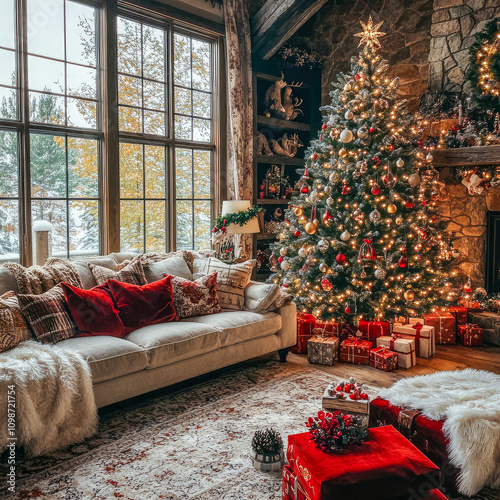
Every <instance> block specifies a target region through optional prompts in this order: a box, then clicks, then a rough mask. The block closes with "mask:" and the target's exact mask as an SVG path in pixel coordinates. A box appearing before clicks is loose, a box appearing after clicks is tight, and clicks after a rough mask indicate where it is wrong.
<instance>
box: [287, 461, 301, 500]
mask: <svg viewBox="0 0 500 500" xmlns="http://www.w3.org/2000/svg"><path fill="white" fill-rule="evenodd" d="M282 500H307V497H306V494H305V491H304V488H303V487H302V485H301V484H300V483H299V480H298V479H297V474H295V472H294V470H293V469H292V468H291V467H290V466H289V465H285V466H284V467H283V496H282Z"/></svg>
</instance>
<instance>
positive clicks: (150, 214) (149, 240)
mask: <svg viewBox="0 0 500 500" xmlns="http://www.w3.org/2000/svg"><path fill="white" fill-rule="evenodd" d="M165 227H166V224H165V202H164V201H146V251H147V252H164V251H165V249H166V231H165Z"/></svg>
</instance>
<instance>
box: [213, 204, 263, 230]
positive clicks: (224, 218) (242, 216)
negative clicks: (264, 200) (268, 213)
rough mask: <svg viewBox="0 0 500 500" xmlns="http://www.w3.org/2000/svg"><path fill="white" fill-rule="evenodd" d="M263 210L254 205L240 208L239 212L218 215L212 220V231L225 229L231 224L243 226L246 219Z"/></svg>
mask: <svg viewBox="0 0 500 500" xmlns="http://www.w3.org/2000/svg"><path fill="white" fill-rule="evenodd" d="M263 211H264V209H263V208H262V207H257V206H255V205H254V206H253V207H250V208H248V209H247V210H241V211H240V212H236V213H234V214H226V215H219V216H218V217H217V218H216V219H215V221H214V228H213V229H212V233H216V232H218V231H221V230H225V228H226V227H227V226H229V225H231V224H237V225H238V226H244V225H245V224H246V223H247V222H248V221H250V220H252V219H254V218H255V217H257V214H258V213H259V212H263Z"/></svg>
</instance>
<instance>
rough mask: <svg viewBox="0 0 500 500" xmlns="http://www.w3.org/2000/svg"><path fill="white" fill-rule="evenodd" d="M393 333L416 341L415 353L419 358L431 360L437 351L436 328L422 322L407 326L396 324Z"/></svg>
mask: <svg viewBox="0 0 500 500" xmlns="http://www.w3.org/2000/svg"><path fill="white" fill-rule="evenodd" d="M392 333H393V334H396V335H398V336H401V338H404V339H410V340H414V341H415V352H416V355H417V356H418V357H421V358H430V357H431V356H432V355H433V354H434V352H435V351H436V345H435V343H434V327H432V326H429V325H424V324H422V323H420V322H418V323H415V324H407V325H401V324H399V323H395V324H394V327H393V329H392Z"/></svg>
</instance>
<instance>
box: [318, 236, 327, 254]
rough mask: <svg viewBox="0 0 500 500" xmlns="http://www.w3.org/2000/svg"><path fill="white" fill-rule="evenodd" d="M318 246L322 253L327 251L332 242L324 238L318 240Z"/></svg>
mask: <svg viewBox="0 0 500 500" xmlns="http://www.w3.org/2000/svg"><path fill="white" fill-rule="evenodd" d="M317 247H318V250H319V251H320V252H321V253H326V252H327V251H328V248H329V247H330V244H329V243H328V241H326V240H325V239H324V238H323V239H321V240H319V241H318V245H317Z"/></svg>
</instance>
